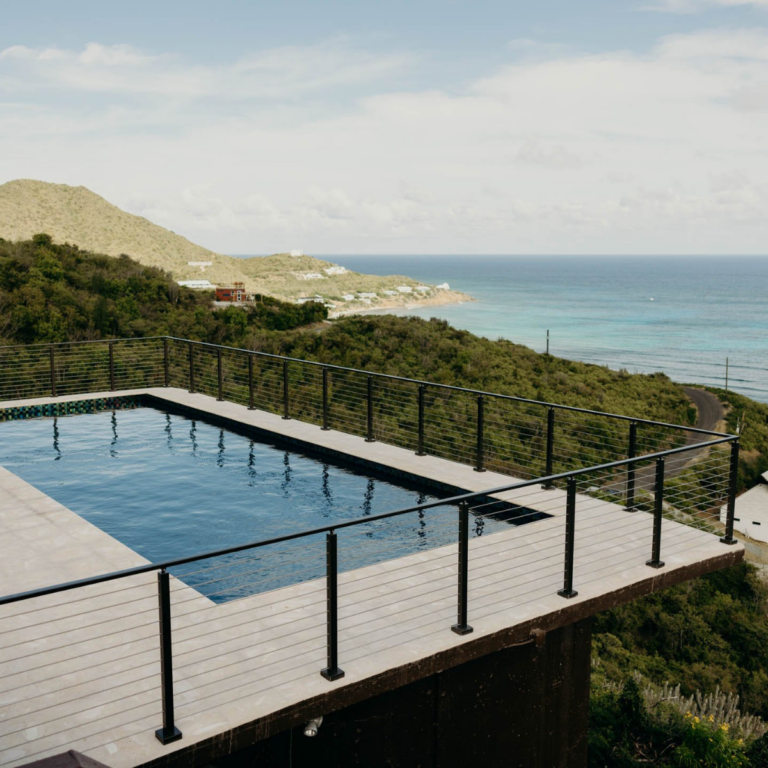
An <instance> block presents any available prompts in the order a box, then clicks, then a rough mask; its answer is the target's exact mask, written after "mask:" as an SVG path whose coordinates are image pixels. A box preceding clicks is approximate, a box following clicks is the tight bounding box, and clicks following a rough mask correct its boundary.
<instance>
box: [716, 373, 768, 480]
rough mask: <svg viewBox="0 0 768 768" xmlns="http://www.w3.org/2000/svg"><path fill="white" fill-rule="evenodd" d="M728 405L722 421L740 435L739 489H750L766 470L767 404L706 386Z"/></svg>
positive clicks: (767, 442)
mask: <svg viewBox="0 0 768 768" xmlns="http://www.w3.org/2000/svg"><path fill="white" fill-rule="evenodd" d="M708 389H709V391H710V392H714V393H715V394H716V395H717V396H718V397H719V398H720V400H721V401H722V402H723V403H724V404H725V405H726V406H728V407H729V409H730V410H729V411H728V415H727V416H726V423H727V425H728V430H729V431H730V432H733V433H735V432H737V431H738V432H739V433H740V434H741V454H740V457H741V461H740V462H739V486H740V487H739V491H740V492H741V491H745V490H747V489H748V488H751V487H752V486H753V485H755V483H756V482H757V481H758V478H759V477H760V475H761V474H762V473H763V472H766V471H768V404H766V403H758V402H756V401H755V400H750V398H748V397H745V396H744V395H739V394H736V393H735V392H726V391H725V390H723V389H715V388H713V387H708Z"/></svg>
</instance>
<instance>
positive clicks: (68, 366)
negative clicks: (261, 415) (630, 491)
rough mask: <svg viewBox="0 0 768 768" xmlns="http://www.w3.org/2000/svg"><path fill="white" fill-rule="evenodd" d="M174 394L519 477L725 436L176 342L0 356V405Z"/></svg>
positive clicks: (26, 350)
mask: <svg viewBox="0 0 768 768" xmlns="http://www.w3.org/2000/svg"><path fill="white" fill-rule="evenodd" d="M163 386H165V387H178V388H183V389H186V390H188V391H189V392H199V393H202V394H206V395H210V396H213V397H215V398H216V399H217V400H227V401H230V402H234V403H239V404H241V405H247V406H248V407H249V408H250V409H252V410H261V411H265V412H268V413H273V414H276V415H279V416H281V417H282V418H284V419H296V420H299V421H303V422H306V423H309V424H313V425H316V426H320V427H322V428H323V429H333V430H337V431H341V432H346V433H349V434H353V435H357V436H360V437H364V438H365V439H366V440H367V441H369V442H373V441H380V442H385V443H388V444H391V445H395V446H397V447H400V448H406V449H408V450H412V451H414V453H416V454H417V455H419V456H425V455H431V456H436V457H439V458H444V459H448V460H450V461H456V462H459V463H462V464H468V465H470V466H473V467H474V468H475V469H476V470H477V471H478V472H484V471H486V470H490V471H494V472H499V473H502V474H508V475H512V476H514V477H520V478H534V477H538V476H541V475H551V474H553V473H556V472H561V471H566V470H569V469H577V468H580V467H583V466H589V465H598V464H602V463H605V462H608V461H613V460H617V459H620V458H632V457H634V456H641V455H642V454H646V453H651V452H654V451H659V450H664V449H666V448H674V447H679V446H681V445H690V444H693V443H695V442H696V441H697V440H698V439H700V438H702V437H705V436H722V434H723V433H719V432H714V431H710V430H702V429H697V428H695V427H691V426H680V425H675V424H668V423H664V422H659V421H653V420H649V419H641V418H633V417H631V416H624V415H617V414H610V413H604V412H600V411H595V410H590V409H585V408H577V407H574V406H567V405H560V404H556V403H547V402H542V401H537V400H530V399H526V398H520V397H515V396H513V395H504V394H498V393H493V392H485V391H482V390H477V389H471V388H466V387H457V386H452V385H447V384H440V383H435V382H429V381H422V380H418V379H409V378H405V377H401V376H393V375H390V374H384V373H378V372H374V371H364V370H359V369H354V368H345V367H343V366H338V365H332V364H328V363H322V362H318V361H313V360H300V359H297V358H290V357H283V356H280V355H273V354H269V353H265V352H258V351H254V350H245V349H238V348H235V347H226V346H221V345H215V344H209V343H205V342H197V341H190V340H186V339H178V338H174V337H153V338H143V339H114V340H109V341H100V340H99V341H85V342H65V343H60V344H38V345H31V346H11V347H0V400H4V401H14V400H25V399H30V398H36V397H46V396H49V397H58V396H63V395H75V394H81V393H86V392H118V391H120V390H126V389H142V388H152V387H163Z"/></svg>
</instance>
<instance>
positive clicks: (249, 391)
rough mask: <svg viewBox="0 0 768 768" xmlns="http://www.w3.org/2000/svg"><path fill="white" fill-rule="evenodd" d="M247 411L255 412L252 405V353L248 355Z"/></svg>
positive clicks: (254, 407)
mask: <svg viewBox="0 0 768 768" xmlns="http://www.w3.org/2000/svg"><path fill="white" fill-rule="evenodd" d="M248 410H249V411H255V410H256V406H254V404H253V353H252V352H249V353H248Z"/></svg>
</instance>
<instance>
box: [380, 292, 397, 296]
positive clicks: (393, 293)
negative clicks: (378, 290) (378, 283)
mask: <svg viewBox="0 0 768 768" xmlns="http://www.w3.org/2000/svg"><path fill="white" fill-rule="evenodd" d="M382 293H383V294H384V295H385V296H397V291H382Z"/></svg>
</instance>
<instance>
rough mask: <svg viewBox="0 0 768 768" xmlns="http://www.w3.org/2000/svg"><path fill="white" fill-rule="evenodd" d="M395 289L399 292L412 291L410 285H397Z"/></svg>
mask: <svg viewBox="0 0 768 768" xmlns="http://www.w3.org/2000/svg"><path fill="white" fill-rule="evenodd" d="M397 290H398V291H400V293H413V288H411V286H410V285H398V286H397Z"/></svg>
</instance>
